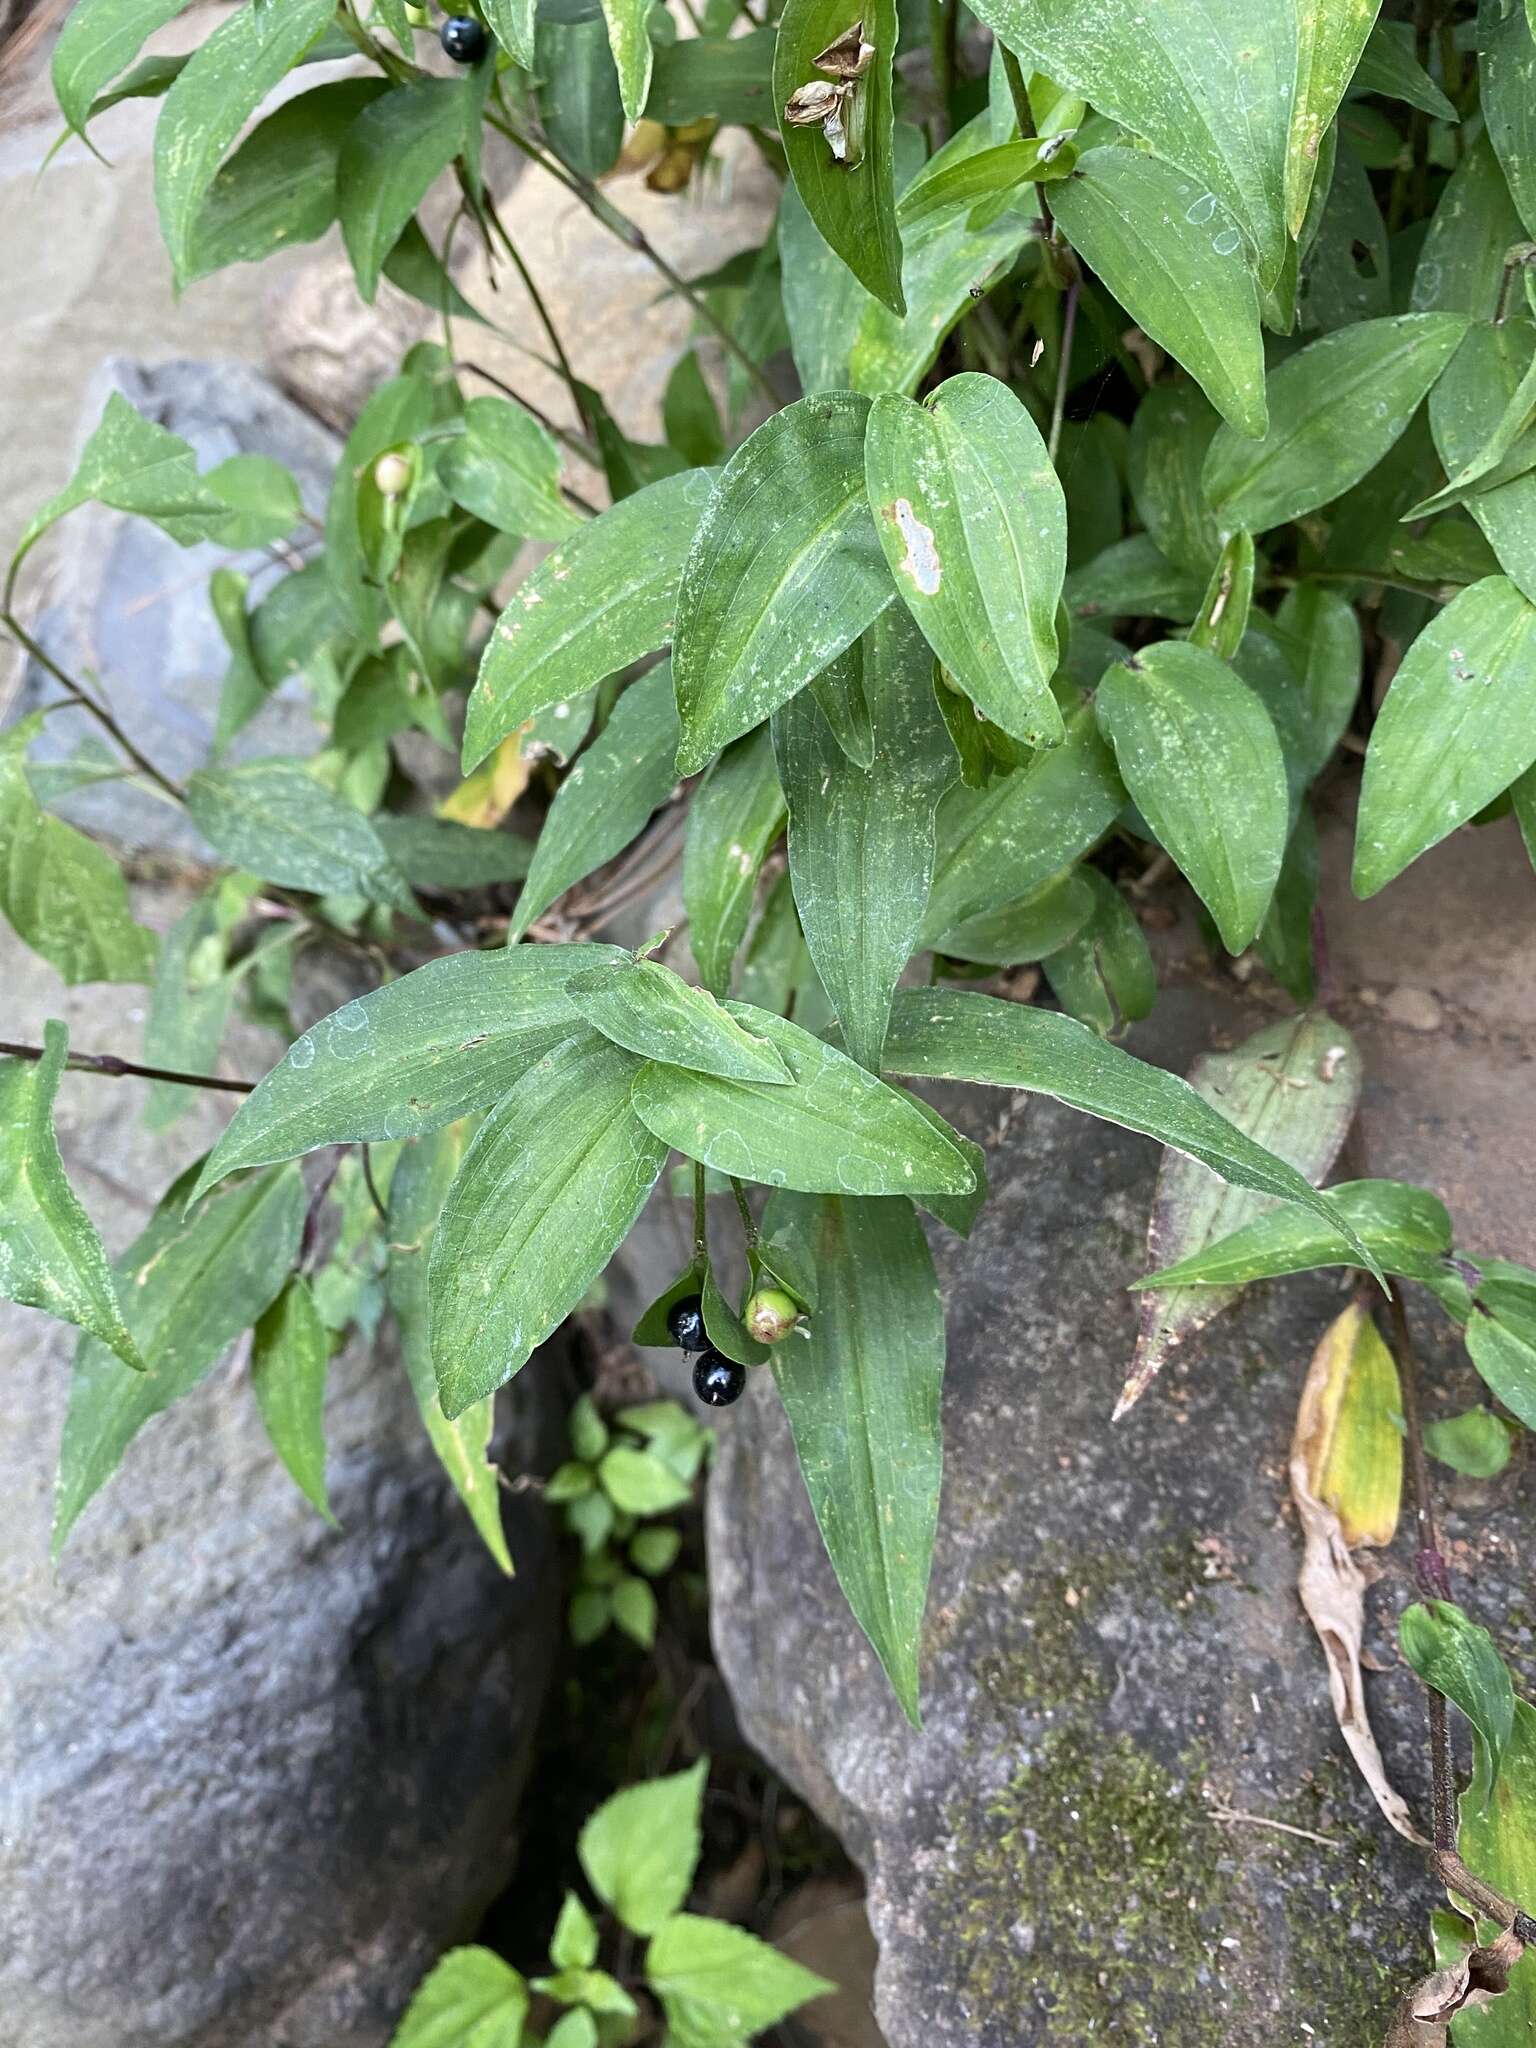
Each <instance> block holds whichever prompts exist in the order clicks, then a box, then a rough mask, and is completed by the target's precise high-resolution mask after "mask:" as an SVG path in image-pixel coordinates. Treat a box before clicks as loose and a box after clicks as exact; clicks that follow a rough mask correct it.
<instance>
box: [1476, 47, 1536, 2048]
mask: <svg viewBox="0 0 1536 2048" xmlns="http://www.w3.org/2000/svg"><path fill="white" fill-rule="evenodd" d="M1533 33H1536V31H1533ZM1472 1756H1473V1768H1472V1782H1471V1784H1470V1785H1469V1786H1468V1787H1467V1789H1466V1791H1465V1792H1463V1793H1462V1795H1461V1802H1460V1808H1461V1814H1460V1819H1461V1825H1460V1828H1459V1831H1458V1833H1457V1838H1456V1846H1457V1848H1458V1849H1459V1850H1460V1852H1461V1854H1462V1855H1463V1856H1464V1857H1465V1858H1466V1860H1467V1863H1468V1865H1469V1867H1470V1868H1471V1869H1473V1870H1475V1871H1476V1872H1477V1874H1478V1876H1479V1877H1480V1878H1482V1880H1483V1882H1484V1883H1485V1884H1491V1885H1492V1886H1493V1887H1494V1888H1495V1889H1496V1890H1497V1891H1499V1892H1501V1893H1502V1894H1503V1896H1504V1897H1505V1898H1506V1899H1521V1900H1524V1899H1528V1898H1529V1897H1530V1896H1531V1891H1532V1887H1533V1886H1536V1708H1533V1707H1531V1706H1529V1705H1528V1704H1527V1703H1526V1701H1524V1700H1522V1699H1517V1700H1516V1701H1515V1714H1514V1720H1513V1722H1512V1724H1511V1727H1510V1739H1509V1743H1508V1745H1507V1747H1506V1748H1505V1751H1504V1754H1503V1757H1502V1758H1501V1759H1500V1763H1499V1769H1498V1771H1497V1773H1495V1770H1494V1761H1493V1758H1492V1757H1491V1756H1490V1755H1489V1752H1488V1746H1487V1744H1486V1743H1485V1742H1484V1741H1483V1740H1482V1737H1481V1736H1479V1735H1477V1734H1476V1732H1475V1731H1474V1735H1473V1742H1472ZM1493 1932H1494V1929H1493V1928H1492V1927H1488V1926H1485V1927H1484V1928H1483V1930H1482V1933H1483V1938H1484V1939H1489V1938H1491V1937H1492V1935H1493ZM1468 2021H1470V2022H1471V2024H1470V2025H1469V2024H1468ZM1456 2024H1457V2031H1458V2032H1459V2033H1461V2034H1462V2035H1463V2036H1464V2037H1465V2038H1464V2040H1463V2042H1461V2043H1458V2048H1466V2043H1467V2041H1470V2044H1471V2048H1526V2043H1527V2042H1528V2041H1529V2040H1530V2038H1531V2033H1532V2030H1533V2029H1536V1955H1533V1954H1532V1952H1531V1951H1530V1950H1529V1949H1527V1950H1526V1952H1525V1954H1524V1955H1523V1956H1521V1958H1520V1960H1519V1961H1518V1962H1517V1963H1516V1964H1515V1966H1514V1968H1513V1969H1512V1970H1511V1971H1510V1973H1509V1989H1508V1990H1507V1991H1506V1992H1504V1993H1503V1994H1502V1996H1500V1997H1498V1998H1496V1999H1495V2000H1494V2001H1493V2003H1492V2004H1491V2005H1489V2006H1488V2007H1487V2008H1486V2009H1485V2010H1483V2011H1482V2012H1475V2013H1469V2014H1468V2015H1467V2017H1466V2019H1464V2020H1458V2021H1457V2023H1456ZM1474 2028H1475V2029H1476V2031H1475V2032H1474V2031H1473V2029H1474Z"/></svg>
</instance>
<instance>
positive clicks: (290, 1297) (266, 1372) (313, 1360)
mask: <svg viewBox="0 0 1536 2048" xmlns="http://www.w3.org/2000/svg"><path fill="white" fill-rule="evenodd" d="M330 1355H331V1344H330V1334H329V1332H328V1331H327V1329H326V1327H325V1325H324V1323H323V1322H321V1320H320V1311H319V1310H318V1309H317V1308H316V1306H315V1297H314V1295H313V1294H312V1293H311V1292H310V1289H309V1283H308V1282H307V1281H305V1280H302V1279H301V1278H300V1277H299V1276H298V1275H297V1274H295V1275H294V1277H293V1279H291V1280H290V1281H289V1282H288V1285H287V1286H286V1287H285V1288H284V1289H283V1291H282V1293H281V1294H280V1295H279V1296H278V1297H277V1299H276V1301H274V1302H273V1304H272V1306H271V1307H270V1308H269V1309H267V1311H266V1312H265V1314H264V1315H262V1316H261V1317H260V1318H259V1320H258V1321H257V1324H256V1328H255V1331H254V1333H253V1335H252V1339H251V1391H252V1393H253V1394H254V1395H255V1396H256V1405H257V1407H258V1408H259V1409H260V1410H261V1419H262V1421H263V1422H264V1423H265V1424H266V1427H267V1435H268V1436H269V1437H270V1438H271V1439H272V1448H273V1449H274V1450H275V1451H276V1452H277V1455H278V1456H279V1457H280V1458H281V1459H282V1461H283V1464H284V1465H285V1466H286V1467H287V1469H288V1472H289V1474H290V1476H291V1477H292V1479H293V1482H294V1484H295V1485H296V1486H297V1487H298V1489H299V1491H300V1492H301V1493H302V1494H303V1495H304V1498H305V1499H306V1500H307V1501H308V1502H309V1503H310V1505H311V1506H312V1507H314V1508H316V1509H318V1510H319V1512H320V1513H321V1514H322V1515H324V1516H325V1518H326V1520H327V1521H328V1522H329V1521H333V1520H334V1519H335V1517H334V1516H333V1515H332V1514H331V1504H330V1501H329V1499H328V1498H327V1496H326V1490H325V1421H324V1417H325V1369H326V1366H327V1364H328V1363H329V1361H330Z"/></svg>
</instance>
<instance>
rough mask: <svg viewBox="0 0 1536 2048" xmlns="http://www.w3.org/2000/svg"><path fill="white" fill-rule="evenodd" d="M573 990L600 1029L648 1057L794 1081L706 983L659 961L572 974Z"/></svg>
mask: <svg viewBox="0 0 1536 2048" xmlns="http://www.w3.org/2000/svg"><path fill="white" fill-rule="evenodd" d="M566 991H567V993H568V994H569V996H570V998H571V1001H572V1002H573V1003H574V1004H575V1006H576V1009H577V1011H578V1012H579V1013H580V1015H581V1016H582V1017H584V1018H585V1020H586V1021H587V1023H588V1024H590V1025H591V1026H592V1028H593V1029H594V1030H595V1031H600V1032H601V1033H602V1034H603V1036H604V1037H605V1038H607V1039H611V1040H612V1042H613V1043H614V1044H615V1045H622V1046H623V1047H625V1049H626V1050H627V1051H629V1052H632V1053H637V1054H638V1055H639V1056H640V1058H641V1059H647V1060H662V1061H664V1062H665V1063H666V1064H667V1065H668V1066H674V1067H687V1068H688V1069H689V1070H690V1071H691V1072H693V1073H696V1074H716V1075H718V1076H720V1078H721V1079H722V1080H726V1081H767V1082H769V1083H781V1084H782V1083H787V1082H788V1081H789V1078H790V1074H789V1069H788V1067H786V1066H785V1064H784V1062H783V1060H782V1059H781V1058H780V1057H779V1055H778V1054H777V1053H776V1052H775V1051H774V1049H773V1047H772V1046H771V1045H770V1044H769V1043H768V1041H767V1040H766V1039H761V1038H755V1037H754V1036H753V1035H752V1034H751V1032H749V1031H746V1030H744V1029H743V1028H742V1026H741V1025H740V1024H738V1023H737V1022H736V1019H735V1018H734V1017H732V1016H731V1014H730V1012H729V1011H728V1010H724V1009H722V1008H721V1006H720V1004H719V1003H717V1002H716V1001H715V999H714V997H713V996H712V995H710V994H709V993H708V992H707V991H706V990H704V989H702V988H691V987H690V986H689V985H688V983H687V982H686V981H683V980H682V979H681V978H680V977H679V976H678V975H676V974H674V973H673V972H672V970H671V968H669V967H663V966H662V964H661V962H660V961H659V960H634V959H630V960H617V961H615V962H613V964H612V965H611V966H607V967H594V968H588V969H587V970H586V971H585V972H584V973H581V974H575V975H572V977H571V979H570V980H569V981H568V982H567V983H566Z"/></svg>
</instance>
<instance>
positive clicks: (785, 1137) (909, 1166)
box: [634, 1003, 975, 1195]
mask: <svg viewBox="0 0 1536 2048" xmlns="http://www.w3.org/2000/svg"><path fill="white" fill-rule="evenodd" d="M726 1007H727V1009H728V1010H729V1011H730V1013H731V1015H732V1016H733V1017H735V1018H736V1019H737V1020H738V1021H739V1022H740V1023H742V1024H743V1025H745V1026H746V1028H747V1029H748V1030H749V1031H751V1032H752V1033H753V1034H754V1035H755V1036H757V1037H760V1038H766V1039H767V1040H768V1041H769V1043H770V1044H771V1045H773V1046H775V1047H776V1048H777V1049H778V1051H779V1052H780V1053H782V1054H783V1056H784V1061H785V1064H786V1065H787V1066H788V1068H789V1070H790V1073H791V1074H792V1076H793V1077H794V1078H793V1081H792V1083H791V1085H790V1086H788V1087H783V1086H772V1085H770V1084H767V1083H764V1082H759V1081H750V1082H746V1081H721V1080H718V1079H716V1078H715V1076H713V1075H711V1074H693V1073H689V1072H687V1071H686V1070H685V1069H683V1068H681V1067H666V1066H660V1065H656V1064H652V1065H650V1066H647V1067H644V1068H642V1069H641V1071H640V1073H639V1074H638V1075H637V1076H636V1078H635V1086H634V1104H635V1108H636V1110H637V1112H638V1113H639V1115H640V1117H641V1119H642V1120H643V1122H644V1123H645V1124H646V1126H647V1127H648V1129H650V1130H652V1131H654V1132H655V1134H656V1136H657V1137H658V1138H660V1139H662V1140H664V1141H665V1142H666V1143H667V1144H668V1145H674V1146H676V1148H677V1150H678V1151H679V1152H682V1153H685V1154H686V1155H687V1156H688V1157H689V1158H690V1159H701V1160H702V1161H703V1162H704V1164H705V1165H706V1166H712V1167H714V1168H715V1170H716V1171H717V1172H719V1173H729V1174H735V1175H736V1176H737V1177H738V1178H739V1179H742V1180H755V1181H763V1182H766V1183H767V1185H768V1186H770V1187H795V1188H802V1189H805V1190H807V1191H808V1192H810V1193H812V1194H838V1193H848V1194H863V1195H894V1194H912V1195H921V1194H925V1193H929V1192H932V1193H937V1194H951V1195H965V1194H969V1193H970V1191H971V1189H972V1187H973V1186H974V1185H975V1175H974V1173H973V1171H972V1169H971V1166H970V1164H969V1162H968V1161H967V1160H966V1158H965V1156H964V1154H963V1153H962V1152H961V1151H960V1149H959V1147H958V1144H957V1143H956V1142H955V1141H954V1140H953V1139H951V1138H949V1137H946V1136H945V1135H944V1133H943V1131H942V1130H941V1129H939V1128H938V1127H936V1126H935V1125H934V1124H933V1123H931V1122H930V1121H929V1120H928V1119H927V1118H926V1117H924V1116H923V1115H922V1114H921V1113H920V1112H919V1111H918V1110H917V1109H915V1108H914V1107H913V1105H912V1104H911V1102H909V1101H908V1100H907V1099H906V1097H905V1096H903V1095H901V1094H900V1093H898V1092H897V1090H895V1089H893V1088H888V1087H887V1086H886V1085H885V1084H884V1082H882V1081H879V1080H877V1079H876V1078H875V1077H874V1075H873V1074H870V1073H868V1072H867V1071H866V1070H865V1069H864V1068H863V1067H860V1066H858V1065H856V1064H855V1062H854V1061H853V1060H851V1059H849V1057H848V1055H847V1054H846V1053H842V1052H839V1051H837V1050H836V1048H835V1047H833V1046H830V1045H825V1044H823V1043H822V1041H821V1040H820V1039H818V1038H813V1037H812V1036H811V1034H810V1033H809V1032H808V1031H803V1030H802V1029H801V1028H800V1026H799V1025H798V1024H791V1023H789V1022H788V1021H787V1020H786V1019H785V1018H783V1017H774V1016H771V1015H770V1014H769V1013H768V1012H767V1011H766V1010H758V1009H754V1008H753V1007H752V1005H751V1004H750V1003H729V1004H727V1005H726Z"/></svg>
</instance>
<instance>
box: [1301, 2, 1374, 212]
mask: <svg viewBox="0 0 1536 2048" xmlns="http://www.w3.org/2000/svg"><path fill="white" fill-rule="evenodd" d="M1295 7H1296V92H1295V97H1294V98H1293V100H1292V102H1291V132H1290V138H1289V141H1288V143H1287V146H1286V154H1285V213H1286V225H1287V226H1288V227H1289V229H1290V231H1291V233H1292V234H1293V235H1299V234H1300V233H1301V230H1302V223H1303V222H1304V221H1305V219H1306V217H1307V201H1308V199H1309V198H1310V196H1311V192H1312V181H1313V178H1314V176H1315V175H1316V171H1317V165H1318V159H1319V157H1320V155H1321V153H1322V148H1323V138H1324V136H1325V135H1326V134H1327V132H1328V128H1329V126H1330V124H1331V123H1332V120H1333V117H1334V115H1335V114H1336V113H1337V112H1338V110H1339V105H1340V102H1341V101H1342V100H1343V98H1344V95H1345V93H1346V92H1347V91H1348V90H1349V84H1350V80H1351V79H1352V78H1353V77H1354V75H1355V71H1356V68H1357V66H1358V65H1359V62H1360V59H1361V56H1362V55H1363V53H1364V51H1365V46H1366V43H1367V41H1368V39H1369V37H1370V34H1371V30H1372V27H1373V25H1374V23H1375V20H1376V16H1377V14H1378V13H1379V12H1380V11H1381V0H1295Z"/></svg>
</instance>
